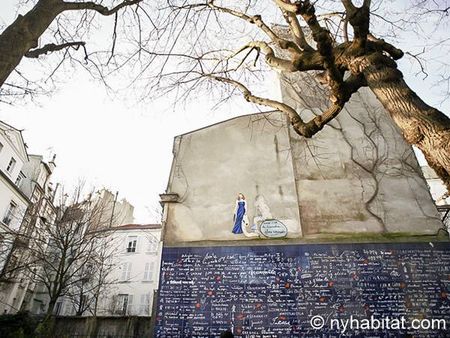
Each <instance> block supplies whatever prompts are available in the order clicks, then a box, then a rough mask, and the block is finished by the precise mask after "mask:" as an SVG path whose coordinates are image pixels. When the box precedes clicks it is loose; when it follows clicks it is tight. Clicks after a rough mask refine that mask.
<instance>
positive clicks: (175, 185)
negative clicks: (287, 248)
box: [164, 114, 301, 243]
mask: <svg viewBox="0 0 450 338" xmlns="http://www.w3.org/2000/svg"><path fill="white" fill-rule="evenodd" d="M169 180H170V181H169V185H168V191H169V192H175V193H178V194H179V196H180V202H181V203H176V204H170V205H167V207H168V209H167V223H166V232H165V239H164V241H165V242H166V243H170V242H180V241H187V242H192V241H200V240H242V239H247V237H246V236H245V235H243V234H240V235H235V234H233V233H232V232H231V230H232V228H233V214H234V208H235V200H236V195H237V194H238V193H239V192H241V193H243V194H244V195H245V196H246V199H247V203H248V215H249V220H250V223H252V222H253V218H254V217H255V216H257V215H258V214H260V213H261V209H264V210H263V211H265V212H266V213H267V212H269V213H270V214H271V216H272V217H274V218H277V219H279V220H281V221H282V222H283V223H284V224H285V225H286V226H287V227H288V229H289V236H290V237H299V236H301V227H300V221H299V214H298V206H297V193H296V190H295V189H296V187H295V184H294V172H293V165H292V157H291V152H290V144H289V135H288V133H287V129H286V127H285V120H284V117H283V116H282V115H280V114H271V115H249V116H243V117H239V118H235V119H231V120H228V121H225V122H222V123H220V124H216V125H213V126H211V127H208V128H204V129H201V130H198V131H195V132H192V133H188V134H184V135H181V136H178V137H176V138H175V142H174V161H173V164H172V171H171V175H170V179H169ZM256 201H258V203H256ZM255 204H259V205H260V206H259V208H256V207H255ZM267 209H269V211H268V210H267Z"/></svg>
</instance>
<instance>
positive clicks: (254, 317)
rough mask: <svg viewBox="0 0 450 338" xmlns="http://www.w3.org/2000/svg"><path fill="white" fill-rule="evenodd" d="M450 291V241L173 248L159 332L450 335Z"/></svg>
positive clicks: (165, 269) (166, 261)
mask: <svg viewBox="0 0 450 338" xmlns="http://www.w3.org/2000/svg"><path fill="white" fill-rule="evenodd" d="M449 291H450V247H449V245H448V243H416V244H358V245H355V244H338V245H296V246H287V245H279V246H251V247H245V246H241V247H210V248H206V247H203V248H192V247H191V248H165V249H164V251H163V261H162V267H161V278H160V287H159V302H158V305H157V309H156V330H155V337H160V338H163V337H219V335H220V333H221V332H223V331H225V330H227V329H230V330H231V331H232V332H233V333H234V334H235V337H270V338H272V337H273V338H276V337H278V338H280V337H284V338H288V337H338V336H339V337H341V336H352V337H394V336H395V337H447V336H448V331H446V330H445V327H446V328H447V329H448V325H450V311H449V309H450V299H449ZM372 317H373V318H374V319H377V320H382V319H383V318H390V320H391V321H390V326H389V327H387V326H384V327H381V326H380V327H379V328H376V326H372V327H371V328H376V329H372V330H370V329H367V326H366V329H364V327H362V328H360V329H355V327H353V328H352V329H351V328H350V326H348V327H347V332H343V328H344V327H343V325H340V326H338V325H336V323H337V322H333V320H342V321H345V320H350V318H353V320H356V321H359V322H360V323H364V321H363V320H364V319H365V320H369V319H371V318H372ZM395 320H397V321H403V322H404V326H398V327H397V326H393V325H394V323H395ZM413 320H416V322H413ZM431 320H434V321H435V322H434V323H435V324H434V326H433V328H432V327H431V324H430V326H428V327H427V328H424V327H426V325H428V323H432V322H431ZM338 323H343V322H338ZM419 323H420V324H422V326H421V327H420V329H417V330H415V329H413V328H414V327H417V325H419ZM438 323H440V326H438ZM416 324H417V325H416ZM344 331H345V330H344ZM344 333H345V334H344Z"/></svg>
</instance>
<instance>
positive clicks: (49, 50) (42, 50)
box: [25, 41, 86, 58]
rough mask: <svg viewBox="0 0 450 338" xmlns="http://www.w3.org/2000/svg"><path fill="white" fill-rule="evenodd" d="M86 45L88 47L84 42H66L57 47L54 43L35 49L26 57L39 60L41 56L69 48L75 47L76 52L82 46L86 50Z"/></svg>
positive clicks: (26, 54) (27, 53)
mask: <svg viewBox="0 0 450 338" xmlns="http://www.w3.org/2000/svg"><path fill="white" fill-rule="evenodd" d="M85 45H86V42H84V41H74V42H66V43H63V44H60V45H55V44H54V43H49V44H47V45H45V46H44V47H42V48H37V49H33V50H30V51H28V52H26V53H25V56H26V57H27V58H38V57H39V56H41V55H44V54H47V53H52V52H56V51H59V50H61V49H64V48H68V47H73V48H74V49H75V50H78V48H80V46H82V47H83V48H84V46H85Z"/></svg>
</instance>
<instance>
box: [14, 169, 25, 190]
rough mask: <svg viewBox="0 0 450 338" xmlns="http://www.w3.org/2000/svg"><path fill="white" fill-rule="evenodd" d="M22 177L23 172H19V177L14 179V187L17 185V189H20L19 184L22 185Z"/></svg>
mask: <svg viewBox="0 0 450 338" xmlns="http://www.w3.org/2000/svg"><path fill="white" fill-rule="evenodd" d="M24 177H25V175H24V174H23V172H20V173H19V176H17V179H16V185H17V186H18V187H20V183H22V180H23V178H24Z"/></svg>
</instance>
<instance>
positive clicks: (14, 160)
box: [0, 121, 30, 312]
mask: <svg viewBox="0 0 450 338" xmlns="http://www.w3.org/2000/svg"><path fill="white" fill-rule="evenodd" d="M28 160H29V157H28V153H27V149H26V145H25V142H24V140H23V137H22V133H21V131H20V130H18V129H16V128H14V127H12V126H10V125H8V124H6V123H4V122H2V121H0V273H2V272H3V269H4V265H5V262H6V261H7V259H8V255H9V253H10V250H11V247H12V239H11V236H9V234H10V232H11V231H15V230H17V229H18V228H19V227H20V225H21V223H22V220H23V218H24V216H25V212H26V210H27V208H28V206H29V205H30V200H29V198H28V196H26V195H25V194H24V193H23V191H22V190H21V189H20V187H21V184H22V181H23V179H24V177H25V175H24V173H23V172H22V168H23V166H24V163H26V162H28ZM2 312H3V311H2Z"/></svg>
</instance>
